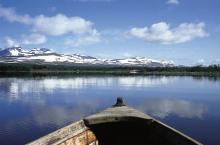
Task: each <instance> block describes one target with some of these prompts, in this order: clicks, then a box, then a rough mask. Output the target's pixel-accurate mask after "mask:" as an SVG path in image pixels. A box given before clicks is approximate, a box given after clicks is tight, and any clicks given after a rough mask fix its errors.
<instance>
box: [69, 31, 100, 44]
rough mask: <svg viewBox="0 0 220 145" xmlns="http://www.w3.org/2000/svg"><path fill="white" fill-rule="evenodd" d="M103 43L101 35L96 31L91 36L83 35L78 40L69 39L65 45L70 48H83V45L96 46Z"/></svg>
mask: <svg viewBox="0 0 220 145" xmlns="http://www.w3.org/2000/svg"><path fill="white" fill-rule="evenodd" d="M100 41H101V37H100V34H99V33H98V32H97V31H96V30H94V31H93V33H92V34H91V35H82V36H78V37H76V38H67V39H66V41H65V45H70V46H75V47H77V46H81V45H90V44H95V43H98V42H100Z"/></svg>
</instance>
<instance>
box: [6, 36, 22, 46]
mask: <svg viewBox="0 0 220 145" xmlns="http://www.w3.org/2000/svg"><path fill="white" fill-rule="evenodd" d="M4 46H5V47H6V48H8V47H18V46H19V43H18V42H17V40H15V39H13V38H11V37H5V39H4Z"/></svg>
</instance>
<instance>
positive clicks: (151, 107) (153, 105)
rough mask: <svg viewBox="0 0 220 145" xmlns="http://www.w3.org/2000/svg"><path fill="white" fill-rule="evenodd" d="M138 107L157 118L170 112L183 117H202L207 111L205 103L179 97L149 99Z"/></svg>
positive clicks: (163, 116) (164, 116) (166, 115)
mask: <svg viewBox="0 0 220 145" xmlns="http://www.w3.org/2000/svg"><path fill="white" fill-rule="evenodd" d="M138 108H139V109H140V110H142V111H143V112H145V113H148V114H151V115H153V116H155V117H159V118H166V117H168V116H169V115H171V114H174V115H177V116H179V117H183V118H194V117H195V118H202V117H203V115H204V114H205V113H206V112H207V108H206V106H205V105H203V104H199V103H193V102H190V101H187V100H181V99H180V100H179V99H151V100H147V101H144V102H143V103H141V104H140V105H139V106H138Z"/></svg>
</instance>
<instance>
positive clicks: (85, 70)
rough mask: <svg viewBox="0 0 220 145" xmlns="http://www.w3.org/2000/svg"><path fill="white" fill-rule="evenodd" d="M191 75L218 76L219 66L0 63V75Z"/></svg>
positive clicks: (219, 72) (219, 74)
mask: <svg viewBox="0 0 220 145" xmlns="http://www.w3.org/2000/svg"><path fill="white" fill-rule="evenodd" d="M74 74H82V75H89V74H91V75H96V74H97V75H106V74H109V75H192V76H220V66H219V65H212V66H208V67H203V66H195V67H143V66H116V65H86V64H31V63H0V75H1V76H4V75H15V76H17V75H74Z"/></svg>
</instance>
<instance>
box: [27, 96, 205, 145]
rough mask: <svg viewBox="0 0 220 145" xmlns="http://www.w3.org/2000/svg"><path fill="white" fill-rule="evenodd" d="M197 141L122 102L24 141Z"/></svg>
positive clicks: (105, 144) (193, 144) (129, 144)
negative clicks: (33, 139) (35, 138)
mask: <svg viewBox="0 0 220 145" xmlns="http://www.w3.org/2000/svg"><path fill="white" fill-rule="evenodd" d="M148 144H149V145H201V143H199V142H198V141H196V140H194V139H192V138H190V137H189V136H187V135H185V134H183V133H181V132H179V131H177V130H175V129H174V128H172V127H170V126H168V125H166V124H164V123H162V122H160V121H158V120H156V119H154V118H152V117H150V116H149V115H146V114H144V113H142V112H139V111H138V110H135V109H133V108H131V107H127V106H126V105H124V103H123V100H122V98H118V99H117V103H116V104H115V105H113V106H112V107H110V108H108V109H106V110H104V111H102V112H100V113H97V114H94V115H91V116H88V117H86V118H84V119H82V120H80V121H78V122H75V123H72V124H70V125H68V126H66V127H63V128H61V129H59V130H57V131H55V132H52V133H50V134H48V135H46V136H44V137H42V138H40V139H37V140H35V141H33V142H31V143H28V145H148Z"/></svg>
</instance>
